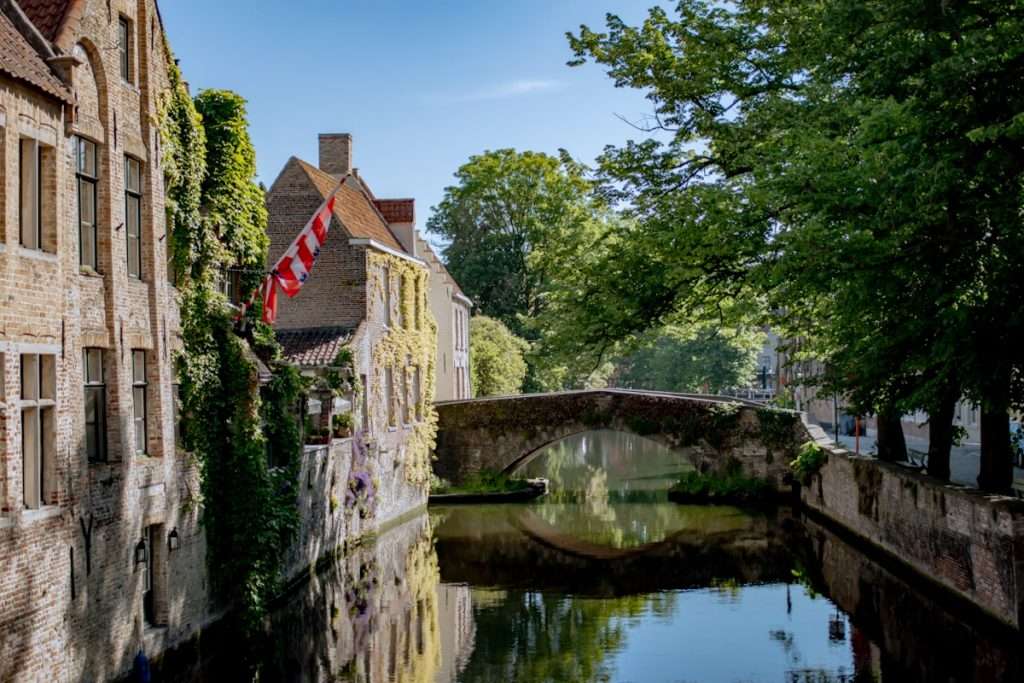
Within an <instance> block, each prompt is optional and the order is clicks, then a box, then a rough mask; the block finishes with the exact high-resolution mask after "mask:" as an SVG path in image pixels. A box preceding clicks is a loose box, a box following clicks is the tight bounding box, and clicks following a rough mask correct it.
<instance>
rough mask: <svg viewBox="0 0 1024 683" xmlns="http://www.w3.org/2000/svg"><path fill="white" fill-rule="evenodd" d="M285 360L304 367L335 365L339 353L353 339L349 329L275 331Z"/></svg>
mask: <svg viewBox="0 0 1024 683" xmlns="http://www.w3.org/2000/svg"><path fill="white" fill-rule="evenodd" d="M275 333H276V334H277V341H278V343H280V344H281V346H282V347H283V349H284V359H285V360H286V361H288V362H289V363H293V364H295V365H299V366H302V367H316V366H324V365H333V364H334V359H335V358H337V356H338V352H339V351H341V348H342V347H343V346H345V344H347V343H348V341H349V340H350V339H351V338H352V333H353V330H352V328H348V327H305V328H301V329H294V330H275Z"/></svg>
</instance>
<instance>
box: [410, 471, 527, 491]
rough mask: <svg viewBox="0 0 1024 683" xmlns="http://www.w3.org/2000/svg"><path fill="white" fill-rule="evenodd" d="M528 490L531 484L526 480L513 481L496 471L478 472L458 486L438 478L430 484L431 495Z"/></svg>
mask: <svg viewBox="0 0 1024 683" xmlns="http://www.w3.org/2000/svg"><path fill="white" fill-rule="evenodd" d="M528 488H530V484H529V482H527V481H526V480H525V479H513V478H512V477H510V476H508V475H507V474H504V473H502V472H497V471H495V470H481V471H480V472H476V473H474V474H472V475H470V476H469V477H467V478H466V479H465V480H463V481H462V482H461V483H460V484H458V485H456V486H453V485H452V484H451V483H450V482H449V481H447V480H445V479H439V478H437V477H434V478H433V479H432V480H431V482H430V492H431V493H511V492H513V491H525V490H526V489H528Z"/></svg>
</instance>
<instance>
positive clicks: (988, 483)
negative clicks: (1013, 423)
mask: <svg viewBox="0 0 1024 683" xmlns="http://www.w3.org/2000/svg"><path fill="white" fill-rule="evenodd" d="M999 403H1002V402H999ZM978 486H979V488H981V489H982V490H985V491H991V492H993V493H1009V492H1010V490H1011V488H1012V487H1013V454H1012V453H1011V451H1010V411H1009V408H1008V407H1007V406H1006V405H1005V403H1003V405H992V404H990V403H988V402H986V403H983V404H982V406H981V472H980V473H979V474H978Z"/></svg>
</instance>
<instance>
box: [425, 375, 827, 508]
mask: <svg viewBox="0 0 1024 683" xmlns="http://www.w3.org/2000/svg"><path fill="white" fill-rule="evenodd" d="M437 413H438V434H437V449H436V461H435V463H434V471H435V473H436V474H437V475H438V476H440V477H443V478H445V479H448V480H450V481H453V482H458V481H461V480H463V479H464V478H465V477H466V476H468V475H470V474H473V473H475V472H479V471H481V470H485V469H489V470H497V471H503V472H513V471H514V470H516V469H518V468H520V467H522V466H523V465H525V464H526V463H527V462H529V461H530V460H532V459H533V458H534V457H535V456H536V455H537V454H538V453H539V452H540V451H541V450H543V448H544V447H545V446H548V445H550V444H552V443H555V442H557V441H560V440H561V439H564V438H565V437H567V436H572V435H573V434H578V433H580V432H584V431H588V430H593V429H613V430H616V431H622V432H628V433H632V434H637V435H638V436H643V437H646V438H648V439H652V440H654V441H656V442H659V443H661V444H664V445H665V446H668V447H669V448H673V449H681V450H682V451H683V452H684V453H686V455H687V457H688V458H689V459H690V461H691V462H692V463H693V465H694V467H696V468H697V469H698V470H700V471H702V472H722V471H725V470H728V469H730V468H736V467H737V466H738V467H740V468H741V469H742V471H743V472H745V473H746V474H748V475H750V476H756V477H760V478H762V479H765V480H767V481H769V482H772V484H774V485H775V486H776V487H777V488H778V489H779V490H780V491H781V490H788V488H789V486H788V485H789V483H790V480H791V476H790V469H789V461H790V460H792V458H793V457H794V455H795V453H796V450H797V448H798V447H799V445H800V444H801V443H803V442H804V441H806V440H807V437H806V431H804V429H803V426H802V424H801V422H800V419H799V414H798V413H794V412H789V411H781V410H773V409H769V408H765V407H763V406H759V405H757V404H753V403H748V402H743V401H736V400H729V399H723V398H721V397H712V396H702V395H696V394H668V393H658V392H638V391H626V390H620V389H602V390H592V391H570V392H560V393H552V394H527V395H522V396H509V397H502V398H485V399H476V400H469V401H449V402H444V403H439V404H437Z"/></svg>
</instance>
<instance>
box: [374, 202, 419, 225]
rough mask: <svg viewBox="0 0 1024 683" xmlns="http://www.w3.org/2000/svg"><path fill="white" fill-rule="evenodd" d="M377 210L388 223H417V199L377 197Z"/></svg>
mask: <svg viewBox="0 0 1024 683" xmlns="http://www.w3.org/2000/svg"><path fill="white" fill-rule="evenodd" d="M373 203H374V204H376V205H377V210H378V211H380V213H381V215H382V216H384V219H385V220H386V221H387V222H388V223H415V222H416V200H415V199H375V200H373Z"/></svg>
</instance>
